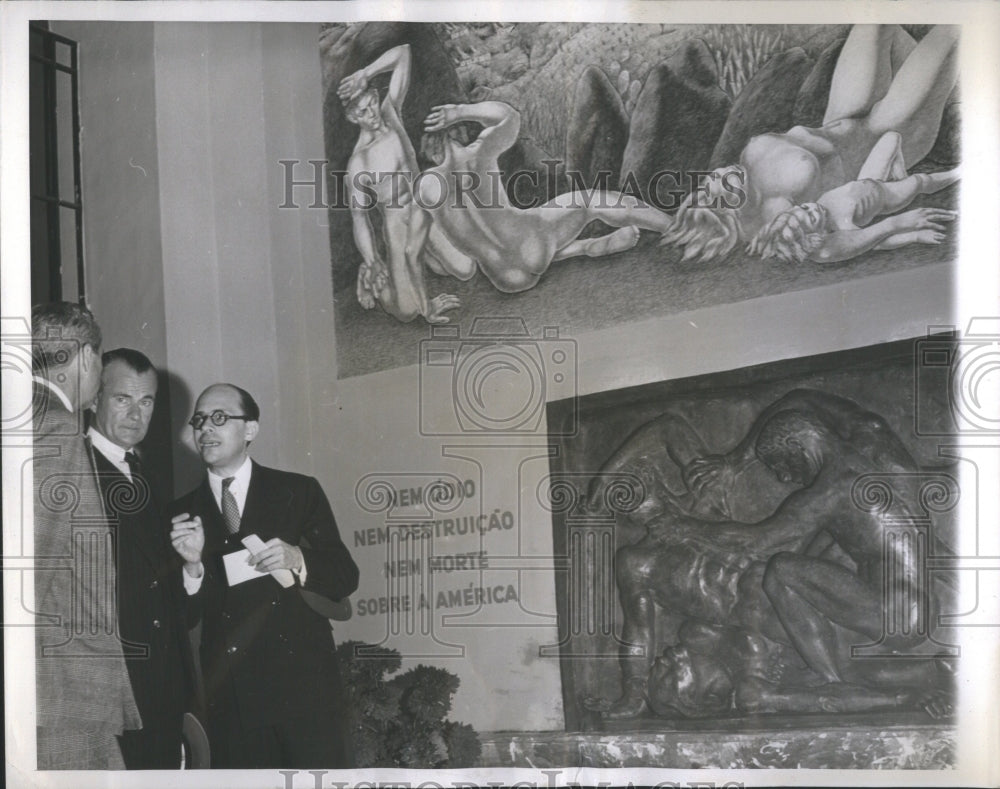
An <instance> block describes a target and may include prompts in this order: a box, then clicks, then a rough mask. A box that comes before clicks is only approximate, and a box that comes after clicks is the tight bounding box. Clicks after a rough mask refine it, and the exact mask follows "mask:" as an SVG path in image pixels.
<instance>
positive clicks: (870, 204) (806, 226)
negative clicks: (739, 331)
mask: <svg viewBox="0 0 1000 789" xmlns="http://www.w3.org/2000/svg"><path fill="white" fill-rule="evenodd" d="M883 141H884V142H885V143H887V144H889V145H893V144H894V145H895V147H896V150H897V151H898V150H899V147H898V146H899V136H898V135H896V134H895V133H894V132H889V133H888V134H887V135H886V136H885V137H884V138H883ZM957 180H958V170H957V169H955V170H948V171H946V172H938V173H917V174H914V175H909V176H904V177H903V178H900V179H899V180H886V179H885V178H877V177H876V176H875V174H872V177H869V174H868V173H866V171H865V170H862V172H861V174H860V177H859V179H858V180H857V181H851V182H850V183H848V184H844V185H843V186H840V187H837V188H836V189H833V190H831V191H829V192H827V193H826V194H824V195H823V196H821V197H820V198H819V200H817V201H816V202H815V203H804V204H803V205H800V206H795V207H794V208H790V209H788V210H787V211H783V212H782V213H780V214H778V216H776V217H775V218H774V219H773V220H772V221H771V222H770V223H769V224H768V225H766V226H765V227H764V228H763V229H762V230H761V231H760V232H759V233H758V234H757V235H756V236H754V238H753V240H752V241H751V242H750V245H749V247H748V250H749V252H750V253H751V254H753V255H759V256H760V257H762V258H764V259H767V258H772V257H776V258H778V259H780V260H783V261H784V262H786V263H802V262H804V261H806V260H813V261H817V262H820V263H834V262H837V261H841V260H849V259H851V258H853V257H856V256H857V255H860V254H862V253H864V252H867V251H869V250H871V249H899V248H900V247H905V246H909V245H910V244H930V245H934V244H940V243H941V242H942V241H943V240H944V230H945V225H944V223H946V222H952V221H954V219H955V217H956V216H957V215H958V214H957V213H956V212H955V211H948V210H945V209H942V208H914V209H912V210H910V211H905V212H903V213H902V214H898V215H896V216H891V217H889V218H887V219H883V220H881V221H880V222H875V219H876V218H877V217H879V216H882V215H883V214H893V213H895V212H896V211H900V210H902V209H904V208H906V207H907V206H908V205H909V204H910V203H912V202H913V200H914V199H915V198H916V197H917V196H918V195H922V194H933V193H934V192H937V191H940V190H941V189H944V188H945V187H948V186H950V185H951V184H953V183H955V182H956V181H957ZM873 222H875V223H874V224H872V223H873Z"/></svg>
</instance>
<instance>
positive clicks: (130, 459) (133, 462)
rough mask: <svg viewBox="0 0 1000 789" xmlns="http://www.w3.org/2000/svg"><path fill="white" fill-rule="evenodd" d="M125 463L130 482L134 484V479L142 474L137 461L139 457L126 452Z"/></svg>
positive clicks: (139, 463) (140, 464)
mask: <svg viewBox="0 0 1000 789" xmlns="http://www.w3.org/2000/svg"><path fill="white" fill-rule="evenodd" d="M125 463H126V465H128V471H129V474H131V475H132V481H133V482H135V480H136V477H138V476H140V475H141V474H142V463H141V462H140V460H139V456H138V455H137V454H135V452H131V451H129V452H126V453H125Z"/></svg>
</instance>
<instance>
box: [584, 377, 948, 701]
mask: <svg viewBox="0 0 1000 789" xmlns="http://www.w3.org/2000/svg"><path fill="white" fill-rule="evenodd" d="M664 443H665V444H667V445H669V447H670V449H669V450H668V453H669V455H670V457H671V459H672V460H673V461H674V462H675V463H677V464H678V465H679V467H680V468H682V469H683V471H684V479H685V483H686V484H685V490H684V491H683V492H681V493H674V492H672V491H670V490H668V489H667V488H666V487H664V486H662V485H661V486H658V487H656V486H654V487H653V489H651V490H650V491H649V496H648V498H649V500H648V501H646V502H644V503H643V505H642V507H640V510H639V511H640V513H643V515H641V516H640V517H647V518H648V520H646V522H645V526H646V529H647V534H646V536H645V537H643V538H642V539H641V540H639V541H638V542H637V543H635V544H633V545H626V546H623V547H622V548H620V549H619V550H618V552H617V554H616V557H615V574H616V582H617V585H618V591H619V600H620V603H621V605H622V609H623V612H624V617H625V618H624V626H623V630H622V642H623V646H622V647H621V652H620V665H621V671H622V680H623V682H622V685H623V694H622V697H621V698H620V699H618V700H617V701H615V702H609V701H606V700H590V701H589V702H588V706H590V708H592V709H595V710H599V711H601V712H603V713H604V714H605V716H607V717H609V718H630V717H635V716H637V715H640V714H642V713H643V712H644V711H646V710H647V708H648V707H649V706H650V705H651V704H655V703H657V702H655V701H653V698H654V697H653V696H651V692H650V682H651V681H653V680H654V679H656V681H657V682H658V683H659V685H660V687H659V690H658V691H657V693H661V694H662V693H663V692H665V691H664V690H663V684H664V683H666V686H670V682H672V681H674V680H672V679H669V678H670V677H674V679H676V676H677V672H678V671H680V669H679V668H678V666H677V655H678V653H677V652H676V649H675V650H674V651H673V652H669V653H665V654H664V655H663V656H661V657H660V658H659V659H657V658H656V657H655V652H656V649H657V644H658V638H657V633H656V613H657V610H658V609H659V610H661V611H663V612H665V613H667V614H668V615H669V616H671V617H672V618H673V619H674V621H676V622H680V623H682V624H681V626H680V630H679V633H680V635H681V642H680V643H679V644H675V645H674V646H675V647H678V646H683V637H684V633H685V632H687V633H689V634H690V633H691V632H695V631H692V628H696V627H707V628H708V630H704V629H703V630H701V631H700V632H701V633H702V635H701V636H699V637H698V639H695V641H696V642H698V643H704V638H705V637H704V633H706V632H709V631H710V632H712V633H715V634H716V636H719V637H722V636H723V635H724V636H725V637H726V638H733V639H736V641H734V642H733V643H731V644H730V645H729V646H730V647H731V648H732V649H733V650H734V652H733V654H739V655H742V656H743V657H741V658H740V661H742V662H739V661H738V668H732V667H730V668H729V669H726V670H725V671H723V673H724V674H725V675H726V676H727V677H729V679H728V680H727V681H729V682H730V684H731V685H732V687H733V688H737V687H739V688H740V689H742V698H743V699H744V701H743V702H742V703H743V705H744V710H745V711H753V710H754V709H756V710H757V711H760V710H763V709H769V710H779V709H798V707H796V705H805V706H806V707H807V708H811V707H810V705H813V706H816V705H819V706H820V707H822V704H827V705H828V706H829V707H830V708H833V707H834V706H837V705H839V708H842V709H852V710H856V709H872V708H883V707H886V706H889V707H892V706H896V705H897V704H902V703H904V702H906V703H909V702H912V701H913V694H912V693H910V690H911V689H912V688H913V687H925V688H931V687H938V685H940V683H941V681H942V673H941V667H940V665H939V664H938V662H937V661H935V660H933V659H917V660H910V661H898V660H897V661H891V660H889V661H885V660H865V661H857V660H852V659H851V649H850V648H851V646H852V645H854V644H857V643H868V642H873V641H876V640H877V639H878V638H879V637H880V635H881V632H882V628H883V626H884V623H883V617H884V613H885V602H884V598H883V596H882V594H883V592H882V588H883V587H882V584H883V581H884V580H885V573H886V567H887V563H888V564H889V565H892V566H893V568H894V572H895V573H896V575H894V576H893V577H894V578H896V579H897V581H896V583H897V585H898V588H894V589H893V594H894V595H899V598H898V599H908V600H912V601H921V603H920V605H918V606H915V607H914V608H913V609H912V610H908V611H907V612H906V614H905V615H906V616H907V617H908V620H907V623H908V624H909V625H913V624H915V621H911V620H914V619H915V618H917V617H919V616H926V611H927V610H928V605H929V603H928V602H927V601H928V597H929V595H930V590H929V589H927V588H924V587H922V586H921V585H920V584H919V582H918V581H917V580H916V579H917V578H918V577H919V575H918V570H919V568H918V567H916V566H914V564H913V563H914V562H915V561H917V559H916V557H915V554H914V553H913V552H909V553H907V552H905V551H900V552H899V553H898V555H893V556H891V557H888V558H887V557H886V555H885V553H884V551H883V545H884V544H885V543H886V539H885V538H886V533H887V529H901V530H904V531H905V530H906V528H907V527H906V525H905V524H906V523H907V522H908V520H912V514H913V512H912V507H913V502H915V501H916V500H917V496H916V492H915V491H914V490H910V487H912V486H913V485H914V484H915V483H914V482H913V479H914V478H913V475H912V474H907V472H912V471H914V470H916V468H917V466H916V463H915V462H914V460H913V459H912V457H911V456H910V455H909V453H908V452H907V451H906V449H905V448H904V447H903V445H902V444H901V442H900V441H899V439H898V438H897V437H896V435H895V434H894V433H893V432H892V430H891V429H889V427H888V425H887V424H886V423H885V421H884V420H883V419H881V417H879V416H878V415H876V414H873V413H871V412H868V411H865V410H864V409H862V408H861V407H859V406H858V405H857V404H856V403H853V402H852V401H850V400H846V399H844V398H840V397H836V396H834V395H829V394H825V393H823V392H817V391H812V390H794V391H792V392H790V393H788V394H787V395H785V396H784V397H783V398H781V399H779V400H778V401H776V402H775V403H773V404H772V405H770V406H769V407H768V408H767V409H765V410H764V411H763V412H762V413H761V414H760V415H759V416H758V418H757V419H756V421H755V422H754V425H753V427H752V428H751V429H750V431H749V432H748V434H747V435H746V436H745V438H744V439H743V440H742V441H741V442H740V443H739V445H737V446H736V447H735V448H734V449H733V450H732V451H731V452H729V453H728V454H727V455H724V456H723V455H709V454H707V453H706V451H705V448H704V447H703V446H702V444H701V439H700V437H699V436H698V435H697V433H696V432H695V431H694V430H693V429H692V428H691V427H690V425H688V424H687V423H686V422H685V420H684V419H683V418H681V417H679V416H678V415H675V414H666V415H664V416H663V417H660V418H658V419H657V420H654V421H653V422H651V423H649V424H647V425H645V426H643V427H642V428H640V430H638V431H636V433H634V434H633V435H632V436H630V437H629V438H628V439H627V440H626V442H625V443H624V444H623V446H622V448H621V449H620V450H619V451H617V452H616V453H614V454H613V455H612V457H611V459H610V460H609V461H608V463H606V464H605V466H604V468H602V472H601V474H599V475H598V477H597V480H598V484H597V485H596V486H595V487H594V488H592V490H591V491H590V501H591V504H592V505H594V504H595V502H596V501H597V500H598V499H599V498H600V496H601V494H602V491H601V489H600V488H601V484H602V483H601V480H602V478H604V479H606V478H607V477H606V476H605V475H606V474H608V473H615V472H621V471H623V470H627V469H632V470H639V468H638V467H639V466H642V465H643V464H644V463H646V462H647V459H649V458H652V457H656V456H657V452H658V451H659V450H658V448H657V445H658V444H660V445H662V444H664ZM757 462H759V463H762V464H764V466H765V467H766V468H767V469H768V470H769V472H770V473H771V474H773V475H774V477H776V478H777V479H778V480H780V481H781V482H782V483H789V484H792V485H795V486H796V488H797V489H795V490H793V491H792V492H791V493H790V494H789V495H787V497H785V498H784V500H783V501H781V503H780V505H779V506H778V507H777V509H776V510H775V511H774V512H773V514H770V515H768V516H767V517H764V518H762V519H760V520H758V521H757V522H755V523H743V522H737V521H734V520H732V514H731V513H732V512H733V511H734V510H737V509H740V507H739V506H737V505H738V504H739V502H733V501H731V500H730V499H729V498H728V496H727V494H726V491H729V490H738V489H739V486H738V484H737V483H738V480H739V477H740V476H741V475H742V474H743V473H744V472H745V471H746V470H747V469H748V467H749V466H750V465H751V464H752V463H757ZM866 474H879V475H887V478H888V479H889V480H890V484H891V485H892V486H893V487H894V494H895V495H894V496H893V498H892V504H891V506H890V507H888V508H887V509H886V510H885V511H873V510H865V509H863V508H859V507H858V506H856V504H855V502H854V501H853V500H852V493H853V490H854V485H855V482H856V481H857V480H858V478H859V477H862V476H864V475H866ZM642 476H643V478H644V479H645V480H648V479H650V476H649V475H648V474H643V475H642ZM742 495H753V494H752V492H746V493H743V494H742ZM889 542H890V543H891V541H889ZM685 620H688V621H685ZM685 628H686V630H685ZM713 628H715V629H713ZM718 628H723V629H724V630H721V631H720V630H718ZM727 633H728V634H729V635H727ZM733 634H735V635H733ZM714 637H715V636H713V638H714ZM782 648H784V649H788V648H791V649H792V650H794V654H795V655H796V656H797V657H796V662H798V663H800V664H803V667H804V668H805V669H808V671H809V672H811V674H809V675H807V676H811V677H812V685H811V686H809V685H808V684H805V685H803V684H801V682H800V683H799V684H795V682H796V681H795V680H794V679H792V680H789V679H788V678H784V679H782V678H781V677H780V676H777V677H776V676H774V671H773V670H772V668H773V665H772V666H771V667H770V668H769V665H770V664H771V663H773V658H774V653H775V650H780V649H782ZM689 651H690V650H689ZM707 651H709V652H711V651H712V650H711V649H709V650H707ZM657 660H659V664H658V663H657ZM665 660H666V662H664V661H665ZM709 662H711V661H709ZM707 666H708V664H705V665H703V666H701V667H700V668H699V669H698V671H703V672H708V674H712V675H713V676H716V675H718V676H717V678H716V680H713V681H712V682H709V685H710V686H711V685H712V684H713V683H714V684H716V685H717V684H718V683H719V682H721V681H722V680H721V679H720V677H721V676H722V675H721V674H718V671H716V669H711V670H710V669H709V668H708V667H707ZM716 668H719V667H716ZM719 670H720V671H721V670H722V669H721V668H720V669H719ZM664 672H666V675H664ZM664 676H666V677H667V678H666V679H665V678H664ZM692 676H693V675H692ZM668 680H669V681H668ZM789 682H791V683H792V684H789ZM819 686H831V687H824V688H823V689H822V691H821V692H820V691H817V690H816V688H817V687H819ZM832 686H836V687H835V688H834V687H832ZM875 691H878V692H875ZM816 693H819V694H820V696H822V702H821V700H820V698H819V696H817V695H815V694H816ZM810 694H812V695H810ZM900 694H903V695H900ZM661 701H662V699H661ZM866 705H867V706H866ZM654 709H655V707H654Z"/></svg>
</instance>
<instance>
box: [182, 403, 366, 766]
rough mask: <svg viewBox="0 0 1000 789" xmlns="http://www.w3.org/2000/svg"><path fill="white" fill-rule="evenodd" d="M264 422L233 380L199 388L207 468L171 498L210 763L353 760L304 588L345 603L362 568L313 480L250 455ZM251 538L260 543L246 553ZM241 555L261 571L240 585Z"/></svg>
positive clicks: (339, 691)
mask: <svg viewBox="0 0 1000 789" xmlns="http://www.w3.org/2000/svg"><path fill="white" fill-rule="evenodd" d="M259 419H260V409H259V408H258V406H257V403H256V402H254V399H253V397H251V395H250V394H249V393H248V392H246V391H244V390H243V389H240V388H239V387H237V386H233V385H232V384H215V385H213V386H210V387H208V388H207V389H206V390H205V391H204V392H202V394H201V396H200V397H199V398H198V401H197V403H196V404H195V411H194V416H192V417H191V421H190V424H191V427H192V428H193V430H194V441H195V444H196V445H197V448H198V452H199V453H200V455H201V458H202V460H203V461H204V463H205V465H206V467H207V470H208V474H207V477H206V479H205V480H204V482H202V484H201V485H200V486H199V487H198V488H196V489H195V490H194V491H192V492H191V493H189V494H187V495H186V496H184V497H182V498H181V499H180V500H178V501H177V502H175V503H174V504H173V506H172V511H173V513H175V516H174V518H173V530H172V532H171V539H172V542H173V545H174V548H175V550H176V551H177V552H178V553H179V554H180V556H181V558H182V559H183V560H184V582H185V587H186V588H187V590H188V593H189V594H190V595H191V596H192V599H193V600H194V601H195V603H196V605H197V607H198V608H199V610H200V612H201V621H202V634H201V663H202V672H203V675H204V680H205V697H206V706H207V718H208V733H209V741H210V744H211V750H212V767H213V768H243V769H264V768H271V769H274V768H302V767H333V768H338V767H339V768H344V767H351V766H353V760H352V758H351V750H350V746H349V728H348V723H347V721H348V720H349V715H348V710H347V700H346V696H345V694H344V691H343V688H342V686H341V681H340V672H339V667H338V663H337V656H336V652H335V650H334V643H333V637H332V633H331V630H330V624H329V621H328V620H326V619H325V618H324V617H322V616H321V615H319V614H318V613H316V612H315V611H314V610H313V609H312V608H310V607H309V605H307V604H306V602H305V600H304V598H303V596H302V591H311V592H315V593H318V594H320V595H322V596H323V597H326V598H329V599H332V600H340V599H343V598H345V597H347V596H348V595H349V594H351V592H353V591H354V590H355V589H356V588H357V585H358V568H357V565H355V563H354V561H353V560H352V559H351V556H350V554H349V553H348V551H347V547H346V546H345V545H344V543H343V542H342V541H341V539H340V535H339V533H338V531H337V524H336V522H335V521H334V518H333V513H332V512H331V510H330V505H329V503H328V502H327V499H326V496H325V495H324V493H323V490H322V488H321V487H320V485H319V483H318V482H317V481H316V480H315V479H313V478H312V477H306V476H302V475H300V474H293V473H289V472H286V471H277V470H275V469H270V468H265V467H264V466H261V465H259V464H257V463H256V462H254V461H252V460H250V458H249V455H248V453H247V450H248V447H249V445H250V442H252V441H253V440H254V438H256V436H257V431H258V429H259ZM251 535H255V536H256V537H258V538H259V539H260V540H261V541H262V542H263V544H264V547H263V548H258V549H255V550H254V551H253V552H252V553H251V554H250V555H249V557H248V558H241V557H240V556H239V555H238V552H239V551H241V550H243V544H242V541H243V540H244V539H245V538H247V537H248V536H251ZM234 554H236V557H235V562H234V561H233V555H234ZM227 556H229V557H230V558H228V559H227V558H226V557H227ZM248 562H249V564H251V565H252V566H253V567H254V568H256V570H257V571H259V572H260V574H259V575H257V574H252V575H251V577H250V578H249V580H242V581H240V580H239V578H240V573H239V569H241V568H246V566H247V563H248ZM240 563H242V565H241V567H240V566H239V565H240ZM269 573H273V575H269Z"/></svg>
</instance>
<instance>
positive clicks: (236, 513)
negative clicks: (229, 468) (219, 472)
mask: <svg viewBox="0 0 1000 789" xmlns="http://www.w3.org/2000/svg"><path fill="white" fill-rule="evenodd" d="M234 479H236V477H226V478H225V479H224V480H222V517H223V518H225V520H226V528H227V529H229V533H230V534H236V533H237V532H238V531H239V530H240V508H239V507H237V506H236V497H235V496H234V495H233V492H232V491H231V490H230V489H229V486H230V485H232V484H233V480H234Z"/></svg>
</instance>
